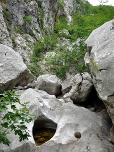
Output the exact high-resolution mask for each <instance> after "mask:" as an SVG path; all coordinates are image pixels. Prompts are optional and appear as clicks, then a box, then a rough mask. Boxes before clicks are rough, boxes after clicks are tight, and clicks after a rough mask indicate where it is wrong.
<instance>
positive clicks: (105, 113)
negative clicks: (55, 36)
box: [0, 0, 114, 152]
mask: <svg viewBox="0 0 114 152" xmlns="http://www.w3.org/2000/svg"><path fill="white" fill-rule="evenodd" d="M63 2H64V7H62V9H59V8H60V7H59V5H60V4H61V5H63V3H58V2H57V0H54V1H52V0H47V1H45V0H39V1H29V0H22V1H20V0H10V1H9V0H2V1H1V4H0V42H1V43H2V44H0V93H3V92H4V91H6V90H12V89H17V90H18V91H17V92H16V94H18V95H20V96H19V99H20V101H21V103H23V104H24V103H25V102H28V101H29V103H28V104H27V109H28V110H29V113H30V114H33V115H35V116H36V117H38V119H35V120H33V121H31V122H30V123H28V124H25V125H26V126H27V129H28V130H29V134H30V135H31V137H29V138H28V140H23V141H21V142H19V137H18V135H15V134H14V132H11V133H9V134H8V135H7V138H8V139H10V141H11V144H10V146H6V145H4V144H0V152H17V151H18V152H113V151H114V127H113V126H114V118H113V117H114V111H113V110H114V109H113V108H114V105H113V104H114V102H113V92H114V91H113V90H114V86H113V70H114V69H113V65H114V64H113V54H114V53H113V48H114V47H113V45H114V44H113V41H114V30H113V20H111V21H109V22H106V23H105V24H103V25H102V26H100V27H98V28H97V29H95V30H94V31H93V32H92V33H91V35H90V36H89V37H88V39H87V40H86V41H85V43H86V45H87V51H86V54H85V58H84V60H85V64H86V66H87V67H88V69H89V71H90V73H88V72H84V71H83V72H82V73H77V74H75V75H69V74H68V76H67V78H66V79H65V80H61V79H59V78H58V77H57V76H56V75H54V74H50V73H45V74H43V75H40V76H39V77H38V78H36V77H35V76H34V75H33V74H32V73H31V72H30V70H29V69H28V68H27V66H28V64H30V58H28V56H29V55H30V53H31V52H33V47H34V46H33V43H34V42H36V41H38V40H39V39H40V37H42V33H41V22H42V20H41V10H40V9H39V8H42V9H43V11H44V20H43V24H44V27H43V28H44V29H45V28H48V27H50V28H51V29H52V30H53V29H54V24H55V23H54V22H55V17H56V16H57V15H62V14H64V15H65V16H66V18H67V20H68V21H69V23H70V22H71V20H72V17H71V15H70V14H71V13H72V12H75V11H76V9H78V7H79V6H78V5H77V4H76V2H74V1H70V0H68V1H66V0H64V1H63ZM83 2H85V1H83ZM61 5H60V6H61ZM6 6H7V8H6ZM4 8H5V12H4V10H3V9H4ZM39 10H40V11H39ZM7 13H9V14H8V16H7V22H10V25H11V28H12V29H13V28H14V29H16V30H17V29H18V30H23V31H27V33H24V32H22V33H21V34H20V33H17V32H16V31H15V30H13V31H12V30H11V28H10V30H9V28H8V23H7V22H6V21H5V19H6V18H5V15H7ZM29 15H31V18H32V19H31V18H30V16H29ZM27 17H28V18H27ZM28 20H29V21H28ZM27 22H29V23H27ZM69 23H68V24H69ZM33 27H34V28H33ZM28 50H30V51H28ZM104 105H105V106H104ZM17 107H18V108H20V107H19V106H18V105H17ZM9 110H10V109H9ZM2 115H3V113H2V112H0V119H1V116H2ZM43 129H44V130H45V129H52V130H53V131H54V132H53V131H51V132H50V133H49V134H51V133H52V132H53V135H52V138H51V139H48V140H47V141H45V139H44V137H45V138H46V135H43V136H42V135H39V134H38V135H37V136H38V137H37V138H39V140H38V139H37V140H38V141H39V142H40V143H41V144H40V145H37V144H36V143H35V142H36V139H35V135H34V134H35V132H37V131H41V130H43ZM44 134H45V132H44ZM43 141H44V142H43Z"/></svg>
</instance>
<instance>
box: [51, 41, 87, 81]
mask: <svg viewBox="0 0 114 152" xmlns="http://www.w3.org/2000/svg"><path fill="white" fill-rule="evenodd" d="M58 50H59V52H57V54H56V55H55V56H54V57H52V58H51V60H50V61H49V62H48V63H49V64H50V65H54V66H53V67H52V68H51V70H52V71H53V72H55V73H56V75H57V76H58V77H59V78H61V79H64V78H65V76H66V73H67V72H69V73H70V74H71V73H73V72H80V73H81V72H83V71H87V69H86V67H85V64H84V55H85V50H86V46H85V45H84V41H83V40H80V43H79V46H78V45H75V46H74V49H73V50H72V51H70V52H69V51H68V49H67V46H66V47H65V46H60V48H58Z"/></svg>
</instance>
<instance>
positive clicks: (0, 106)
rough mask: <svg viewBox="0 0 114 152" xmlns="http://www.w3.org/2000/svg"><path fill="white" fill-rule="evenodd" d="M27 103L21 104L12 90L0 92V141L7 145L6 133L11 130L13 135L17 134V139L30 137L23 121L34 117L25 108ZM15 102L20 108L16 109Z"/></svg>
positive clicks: (8, 142)
mask: <svg viewBox="0 0 114 152" xmlns="http://www.w3.org/2000/svg"><path fill="white" fill-rule="evenodd" d="M28 103H29V102H26V103H24V104H22V103H21V102H20V99H18V95H15V91H14V90H13V91H5V92H4V93H2V94H0V124H1V126H0V143H3V144H5V145H8V146H9V144H10V141H9V140H8V138H7V134H9V133H10V132H11V131H14V133H15V135H19V141H22V140H24V139H28V137H30V135H29V133H28V130H27V127H26V125H25V123H29V122H31V121H32V120H33V119H36V117H35V116H33V115H31V114H29V110H28V109H27V108H26V105H27V104H28ZM17 104H19V105H20V106H21V107H22V108H21V109H18V108H17V107H16V105H17ZM7 107H10V108H11V110H8V108H7ZM3 113H4V115H3Z"/></svg>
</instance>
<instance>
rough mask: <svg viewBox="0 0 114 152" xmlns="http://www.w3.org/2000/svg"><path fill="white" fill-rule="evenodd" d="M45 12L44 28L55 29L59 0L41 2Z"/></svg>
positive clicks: (43, 0)
mask: <svg viewBox="0 0 114 152" xmlns="http://www.w3.org/2000/svg"><path fill="white" fill-rule="evenodd" d="M40 1H41V2H42V8H43V11H44V28H46V27H50V28H51V29H52V30H53V29H54V24H55V17H56V14H57V11H58V5H57V0H40Z"/></svg>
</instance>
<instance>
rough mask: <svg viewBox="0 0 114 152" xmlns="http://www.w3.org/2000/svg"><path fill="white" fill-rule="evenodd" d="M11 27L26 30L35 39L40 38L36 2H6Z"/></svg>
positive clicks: (15, 0)
mask: <svg viewBox="0 0 114 152" xmlns="http://www.w3.org/2000/svg"><path fill="white" fill-rule="evenodd" d="M6 2H7V8H8V11H9V18H8V19H9V20H10V23H11V25H12V27H15V28H21V29H22V30H26V32H27V33H29V34H31V35H33V36H34V37H35V38H36V39H38V38H39V37H40V28H39V23H38V19H39V15H40V14H39V11H38V4H37V2H36V1H27V0H26V1H24V0H6Z"/></svg>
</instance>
